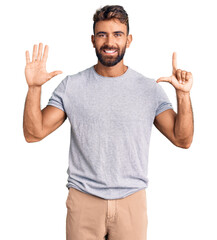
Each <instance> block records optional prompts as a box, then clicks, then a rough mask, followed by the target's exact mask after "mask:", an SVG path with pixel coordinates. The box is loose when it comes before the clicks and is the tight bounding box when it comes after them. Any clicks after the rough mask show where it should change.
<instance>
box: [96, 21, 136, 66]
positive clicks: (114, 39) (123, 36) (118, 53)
mask: <svg viewBox="0 0 217 240" xmlns="http://www.w3.org/2000/svg"><path fill="white" fill-rule="evenodd" d="M131 41H132V35H128V36H127V26H126V25H125V24H123V23H121V22H120V21H119V20H118V19H115V20H114V19H111V20H105V21H99V22H97V23H96V25H95V35H94V36H93V35H92V43H93V46H94V48H95V51H96V55H97V57H98V60H99V61H100V63H101V64H103V65H104V66H107V67H111V66H114V65H116V64H117V63H119V62H120V61H121V60H122V59H123V57H124V54H125V50H126V48H128V47H129V45H130V43H131Z"/></svg>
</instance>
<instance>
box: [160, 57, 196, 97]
mask: <svg viewBox="0 0 217 240" xmlns="http://www.w3.org/2000/svg"><path fill="white" fill-rule="evenodd" d="M156 82H157V83H158V82H169V83H170V84H172V85H173V86H174V87H175V89H176V90H179V91H182V92H185V93H189V92H190V90H191V87H192V84H193V76H192V74H191V72H187V71H184V70H181V69H177V59H176V52H174V53H173V57H172V75H171V76H170V77H160V78H158V79H157V81H156Z"/></svg>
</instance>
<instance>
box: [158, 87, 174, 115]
mask: <svg viewBox="0 0 217 240" xmlns="http://www.w3.org/2000/svg"><path fill="white" fill-rule="evenodd" d="M155 99H156V111H155V117H156V116H157V115H158V114H160V113H162V112H163V111H165V110H167V109H173V106H172V103H171V102H170V100H169V98H168V96H167V94H166V92H165V91H164V89H163V87H162V86H161V85H160V84H159V83H156V96H155Z"/></svg>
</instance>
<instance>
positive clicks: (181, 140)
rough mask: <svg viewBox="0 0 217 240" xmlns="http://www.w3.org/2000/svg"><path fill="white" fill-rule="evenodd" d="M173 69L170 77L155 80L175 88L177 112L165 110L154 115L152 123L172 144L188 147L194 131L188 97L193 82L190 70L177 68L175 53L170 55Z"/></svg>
mask: <svg viewBox="0 0 217 240" xmlns="http://www.w3.org/2000/svg"><path fill="white" fill-rule="evenodd" d="M172 66H173V71H172V75H171V76H170V77H161V78H159V79H158V80H157V82H169V83H170V84H172V85H173V86H174V87H175V89H176V96H177V114H176V113H175V112H174V111H173V110H172V109H169V110H166V111H164V112H162V113H160V114H159V115H158V116H156V118H155V120H154V124H155V126H156V127H157V129H158V130H159V131H160V132H161V133H163V134H164V135H165V136H166V137H167V138H168V139H169V140H170V141H171V142H172V143H173V144H175V145H176V146H178V147H182V148H189V147H190V145H191V143H192V140H193V133H194V121H193V111H192V106H191V99H190V89H191V87H192V84H193V76H192V74H191V72H186V71H183V70H181V69H177V60H176V53H175V52H174V53H173V57H172Z"/></svg>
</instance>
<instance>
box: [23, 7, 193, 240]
mask: <svg viewBox="0 0 217 240" xmlns="http://www.w3.org/2000/svg"><path fill="white" fill-rule="evenodd" d="M93 19H94V26H93V30H94V35H92V43H93V47H94V48H95V50H96V55H97V57H98V63H97V64H96V65H94V66H91V67H90V68H87V69H85V70H83V71H81V72H79V73H77V74H74V75H70V76H67V77H66V78H65V79H63V80H62V82H61V83H60V84H59V85H58V87H57V88H56V89H55V91H54V92H53V94H52V96H51V98H50V99H49V102H48V105H47V106H46V107H45V108H44V109H43V110H42V111H41V109H40V95H41V86H42V85H43V84H44V83H45V82H47V81H48V80H49V79H51V78H52V77H54V76H55V75H57V74H59V73H61V71H55V72H52V73H47V71H46V60H47V56H48V46H45V49H44V54H43V56H42V49H43V46H42V44H41V43H40V44H39V50H38V54H37V45H34V48H33V55H32V62H30V57H29V52H28V51H27V52H26V61H27V64H26V69H25V75H26V80H27V84H28V86H29V90H28V94H27V98H26V103H25V110H24V125H23V129H24V135H25V139H26V141H27V142H37V141H40V140H42V139H43V138H45V137H46V136H47V135H48V134H50V133H51V132H53V131H54V130H55V129H57V128H58V127H59V126H60V125H61V124H63V122H64V121H65V120H66V118H67V117H68V119H69V121H70V123H71V142H70V151H69V167H68V170H67V173H68V183H67V185H66V186H67V187H68V189H69V193H68V197H67V200H66V206H67V217H66V238H67V240H75V239H76V240H86V239H93V240H103V239H105V238H106V237H108V239H112V240H123V239H124V240H134V239H135V240H145V239H146V235H147V224H148V219H147V206H146V190H145V189H146V188H147V187H148V178H147V168H148V152H149V141H150V135H151V128H152V125H153V123H154V125H155V126H156V127H157V128H158V129H159V131H160V132H161V133H162V134H164V135H165V136H166V137H167V138H168V139H169V140H170V141H171V142H172V143H173V144H174V145H176V146H177V147H181V148H189V146H190V145H191V142H192V138H193V114H192V108H191V101H190V89H191V86H192V81H193V77H192V74H191V73H190V72H186V71H182V70H180V69H177V66H176V54H175V53H173V59H172V64H173V72H172V75H171V76H170V77H163V78H159V79H158V80H157V81H155V80H154V79H149V78H147V77H145V76H143V75H142V74H140V73H138V72H136V71H135V70H133V69H131V68H130V67H129V66H126V65H124V62H123V57H124V54H125V50H126V48H129V46H130V43H131V41H132V35H130V34H129V22H128V15H127V13H126V11H125V10H124V9H123V7H121V6H118V5H114V6H105V7H103V8H101V9H99V10H97V11H96V13H95V15H94V18H93ZM160 81H167V82H169V83H171V84H172V85H173V86H174V88H175V90H176V94H177V103H178V111H177V113H176V112H174V110H173V107H172V104H171V103H170V101H169V99H168V97H167V95H166V93H165V92H164V90H163V88H162V87H161V86H160V85H159V84H158V82H160Z"/></svg>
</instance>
